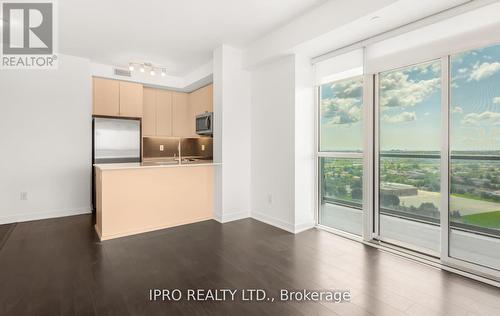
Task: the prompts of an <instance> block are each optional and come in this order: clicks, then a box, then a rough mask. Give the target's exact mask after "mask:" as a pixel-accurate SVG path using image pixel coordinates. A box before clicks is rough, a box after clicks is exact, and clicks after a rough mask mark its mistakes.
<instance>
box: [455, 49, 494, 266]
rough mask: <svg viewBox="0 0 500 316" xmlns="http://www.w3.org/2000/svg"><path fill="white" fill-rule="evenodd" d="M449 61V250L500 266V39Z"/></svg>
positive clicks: (464, 256) (459, 256)
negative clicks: (497, 43)
mask: <svg viewBox="0 0 500 316" xmlns="http://www.w3.org/2000/svg"><path fill="white" fill-rule="evenodd" d="M450 66H451V69H450V70H451V87H450V96H451V100H450V149H451V164H450V193H451V195H450V210H449V216H450V227H451V232H450V256H452V257H455V258H458V259H462V260H466V261H469V262H473V263H478V264H481V265H485V266H489V267H493V268H496V269H500V133H499V131H500V45H497V46H492V47H487V48H483V49H478V50H473V51H468V52H465V53H461V54H458V55H454V56H452V58H451V64H450Z"/></svg>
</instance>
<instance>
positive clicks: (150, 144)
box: [142, 137, 179, 158]
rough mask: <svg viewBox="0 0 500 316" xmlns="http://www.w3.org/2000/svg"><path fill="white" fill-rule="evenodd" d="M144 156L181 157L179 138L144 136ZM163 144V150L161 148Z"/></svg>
mask: <svg viewBox="0 0 500 316" xmlns="http://www.w3.org/2000/svg"><path fill="white" fill-rule="evenodd" d="M143 146H144V148H143V149H142V151H143V154H144V158H173V157H174V155H175V157H179V149H178V146H179V138H176V137H172V138H160V137H144V142H143ZM162 146H163V150H161V149H162V148H161V147H162Z"/></svg>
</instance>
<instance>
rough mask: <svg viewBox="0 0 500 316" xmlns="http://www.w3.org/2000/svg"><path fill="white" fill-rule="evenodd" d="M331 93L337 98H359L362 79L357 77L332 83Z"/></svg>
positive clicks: (361, 89) (361, 90) (361, 91)
mask: <svg viewBox="0 0 500 316" xmlns="http://www.w3.org/2000/svg"><path fill="white" fill-rule="evenodd" d="M332 90H333V94H334V95H335V97H337V98H361V96H362V95H363V81H362V80H359V79H354V80H348V81H341V82H338V83H334V84H332Z"/></svg>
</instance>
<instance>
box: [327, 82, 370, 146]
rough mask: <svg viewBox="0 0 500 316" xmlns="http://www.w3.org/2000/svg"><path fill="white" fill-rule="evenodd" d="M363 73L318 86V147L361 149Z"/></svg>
mask: <svg viewBox="0 0 500 316" xmlns="http://www.w3.org/2000/svg"><path fill="white" fill-rule="evenodd" d="M362 120H363V77H356V78H351V79H347V80H342V81H337V82H332V83H327V84H323V85H322V86H321V87H320V151H342V152H361V151H362V147H363V135H362V133H363V128H362V127H363V123H362Z"/></svg>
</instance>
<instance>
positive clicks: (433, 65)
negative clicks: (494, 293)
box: [318, 45, 500, 280]
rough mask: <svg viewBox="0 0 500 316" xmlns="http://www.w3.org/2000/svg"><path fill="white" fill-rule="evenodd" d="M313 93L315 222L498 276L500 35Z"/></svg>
mask: <svg viewBox="0 0 500 316" xmlns="http://www.w3.org/2000/svg"><path fill="white" fill-rule="evenodd" d="M372 81H373V82H372ZM363 82H364V84H363ZM372 99H373V102H372ZM318 101H319V102H318V109H319V114H318V117H319V124H318V125H319V126H318V130H319V137H318V175H319V178H318V197H319V201H318V224H319V226H321V227H327V228H330V229H334V230H335V231H341V232H346V233H350V234H353V235H356V236H360V237H363V238H364V239H365V240H368V241H369V240H371V241H373V242H378V243H383V244H386V245H387V244H391V245H395V246H397V247H403V248H406V249H410V250H413V251H418V252H420V253H425V254H428V255H431V256H434V257H436V258H440V259H441V261H442V262H443V263H444V264H446V265H449V266H453V267H456V268H459V269H461V270H465V271H469V272H473V273H477V274H480V275H482V276H486V277H488V278H491V279H495V280H500V45H496V46H491V47H486V48H481V49H475V50H471V51H467V52H463V53H460V54H454V55H449V56H443V57H441V58H439V59H436V60H431V61H427V62H423V63H420V64H415V65H411V66H407V67H402V68H398V69H392V70H388V71H383V72H379V73H376V74H373V75H364V76H362V77H361V76H360V77H352V78H349V79H345V80H342V81H333V82H330V83H327V84H321V85H320V86H319V98H318ZM363 113H364V114H363ZM372 125H373V126H372Z"/></svg>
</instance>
